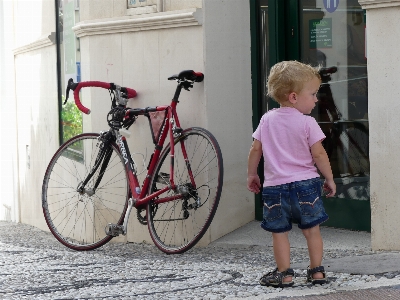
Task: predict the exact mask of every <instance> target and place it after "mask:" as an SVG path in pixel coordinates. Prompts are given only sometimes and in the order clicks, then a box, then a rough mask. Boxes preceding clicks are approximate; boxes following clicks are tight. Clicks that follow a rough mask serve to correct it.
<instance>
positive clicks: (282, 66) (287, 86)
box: [267, 60, 321, 103]
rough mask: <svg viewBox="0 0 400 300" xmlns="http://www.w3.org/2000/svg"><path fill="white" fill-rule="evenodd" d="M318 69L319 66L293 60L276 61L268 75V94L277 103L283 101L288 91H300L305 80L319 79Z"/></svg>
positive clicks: (286, 97)
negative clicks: (315, 66)
mask: <svg viewBox="0 0 400 300" xmlns="http://www.w3.org/2000/svg"><path fill="white" fill-rule="evenodd" d="M318 70H319V67H317V68H314V67H312V66H310V65H306V64H303V63H301V62H298V61H295V60H291V61H281V62H279V63H277V64H276V65H274V66H273V67H272V68H271V71H270V73H269V76H268V83H267V88H268V96H270V97H272V98H273V99H274V100H275V101H277V102H278V103H282V102H285V101H286V100H288V97H289V94H290V93H292V92H295V93H300V91H301V90H302V89H303V87H304V84H305V83H306V82H309V81H310V80H313V79H314V78H318V79H319V80H321V76H320V75H319V73H318Z"/></svg>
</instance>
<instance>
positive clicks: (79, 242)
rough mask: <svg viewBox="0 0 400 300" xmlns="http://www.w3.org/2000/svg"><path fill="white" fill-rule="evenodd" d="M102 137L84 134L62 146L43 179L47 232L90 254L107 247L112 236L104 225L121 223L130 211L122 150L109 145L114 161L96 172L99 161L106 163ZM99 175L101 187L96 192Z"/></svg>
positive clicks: (68, 245)
mask: <svg viewBox="0 0 400 300" xmlns="http://www.w3.org/2000/svg"><path fill="white" fill-rule="evenodd" d="M98 137H99V135H98V134H82V135H79V136H76V137H74V138H72V139H71V140H69V141H67V142H66V143H65V144H63V145H62V146H61V149H60V150H59V151H58V152H57V153H56V154H55V156H54V157H53V159H52V160H51V161H50V164H49V167H48V169H47V171H46V174H45V178H44V181H43V192H42V197H43V200H42V201H43V208H44V209H43V211H44V214H45V218H46V221H47V223H48V224H49V228H50V230H51V232H52V233H53V235H54V236H55V237H56V238H57V239H58V240H59V241H60V242H61V243H63V244H64V245H65V246H67V247H69V248H72V249H75V250H91V249H95V248H97V247H100V246H102V245H104V244H105V243H107V242H108V241H109V240H110V239H111V236H108V235H106V234H105V226H106V225H107V224H109V223H113V224H122V222H123V218H124V215H125V211H126V208H127V200H128V191H129V186H128V179H127V176H126V173H125V165H124V163H123V158H122V156H121V154H120V153H119V150H118V147H117V146H116V145H115V144H110V151H112V152H111V157H110V160H109V161H108V164H107V166H106V168H105V169H104V170H103V171H100V170H101V167H102V164H103V161H100V162H99V161H97V162H98V163H99V164H98V168H97V170H95V169H93V168H94V165H95V162H96V160H98V159H99V158H101V159H104V155H102V154H101V152H99V149H101V148H100V147H99V146H100V145H101V143H102V141H101V140H98ZM78 146H79V149H80V150H79V151H76V149H77V148H78ZM68 153H73V155H70V154H68ZM99 155H102V156H99ZM94 171H95V173H94V174H93V176H92V177H91V178H90V180H89V181H88V182H87V184H86V185H85V186H84V187H82V189H81V190H80V191H78V187H79V186H80V185H81V184H82V182H83V181H84V180H87V176H88V174H89V173H90V172H94ZM100 177H101V178H102V179H101V184H100V185H99V187H97V189H94V184H95V183H96V182H97V181H98V179H99V178H100Z"/></svg>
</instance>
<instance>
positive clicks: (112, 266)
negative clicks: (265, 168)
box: [0, 222, 400, 300]
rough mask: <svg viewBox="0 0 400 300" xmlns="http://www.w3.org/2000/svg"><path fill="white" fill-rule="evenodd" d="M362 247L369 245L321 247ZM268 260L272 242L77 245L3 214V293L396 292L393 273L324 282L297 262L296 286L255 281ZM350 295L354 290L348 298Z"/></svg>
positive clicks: (273, 295) (295, 295)
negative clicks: (84, 248) (311, 278)
mask: <svg viewBox="0 0 400 300" xmlns="http://www.w3.org/2000/svg"><path fill="white" fill-rule="evenodd" d="M360 254H361V255H362V254H370V253H366V252H365V251H363V252H362V253H360V252H359V251H358V252H357V251H351V250H337V251H334V250H330V251H328V252H327V253H326V254H325V255H326V257H327V258H339V257H345V256H355V255H360ZM305 259H307V250H306V249H293V250H292V261H293V262H299V261H304V260H305ZM273 267H274V259H273V254H272V251H271V249H268V248H267V249H266V248H265V247H261V246H235V245H231V246H229V247H228V246H208V247H206V248H195V249H192V250H190V251H188V252H186V253H184V254H181V255H166V254H164V253H162V252H160V251H159V250H158V249H157V248H156V247H155V246H153V245H148V244H133V243H129V244H120V243H119V244H117V243H109V244H108V245H106V246H104V247H102V248H100V249H97V250H94V251H91V252H77V251H73V250H69V249H68V248H66V247H64V246H63V245H61V244H60V243H59V242H58V241H56V239H55V238H54V237H53V236H52V235H51V234H50V233H48V232H43V231H41V230H39V229H37V228H35V227H32V226H29V225H24V224H16V223H10V222H0V299H304V296H306V295H308V296H307V297H306V298H307V299H308V298H309V299H323V300H324V299H360V298H364V299H382V297H381V296H383V298H388V297H390V296H388V295H391V296H392V297H391V299H400V290H399V289H398V286H399V285H400V276H399V275H398V274H393V273H392V274H380V275H378V274H376V275H370V276H368V275H363V276H361V275H351V274H341V273H332V272H328V277H329V278H330V280H331V282H330V283H329V284H326V285H323V286H312V285H311V284H306V283H305V272H304V271H303V270H296V269H295V272H296V273H297V277H296V278H295V286H296V287H294V288H288V289H284V290H283V289H274V288H267V287H263V286H260V285H259V284H258V279H259V277H260V276H261V275H262V274H264V273H265V272H266V271H269V270H271V269H272V268H273ZM399 269H400V267H399ZM382 286H385V287H387V288H385V289H382V288H381V287H382ZM368 289H369V290H368ZM349 291H351V292H349ZM351 293H353V294H351ZM357 293H358V296H357ZM366 294H367V295H369V296H371V297H372V298H369V296H368V297H367V296H365V295H366ZM352 295H356V296H357V297H356V298H346V297H353V296H352ZM337 297H339V298H337ZM374 297H378V298H374Z"/></svg>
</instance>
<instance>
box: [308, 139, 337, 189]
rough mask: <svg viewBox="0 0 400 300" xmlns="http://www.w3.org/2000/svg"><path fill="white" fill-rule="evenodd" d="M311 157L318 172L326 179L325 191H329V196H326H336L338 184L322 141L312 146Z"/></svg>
mask: <svg viewBox="0 0 400 300" xmlns="http://www.w3.org/2000/svg"><path fill="white" fill-rule="evenodd" d="M311 155H312V157H313V159H314V161H315V164H316V165H317V167H318V170H319V171H320V172H321V174H322V175H323V176H324V177H325V183H324V189H325V190H329V194H327V195H326V196H327V197H333V196H334V195H335V194H336V184H335V182H334V181H333V174H332V169H331V164H330V163H329V158H328V155H327V154H326V151H325V149H324V147H323V146H322V142H321V141H318V142H316V143H315V144H314V145H312V146H311Z"/></svg>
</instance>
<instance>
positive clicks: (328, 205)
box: [322, 197, 371, 232]
mask: <svg viewBox="0 0 400 300" xmlns="http://www.w3.org/2000/svg"><path fill="white" fill-rule="evenodd" d="M323 202H324V207H325V211H326V213H327V214H328V216H329V220H328V221H326V222H325V223H323V224H322V225H323V226H329V227H336V228H343V229H350V230H359V231H368V232H370V231H371V207H370V201H369V200H353V199H346V198H335V197H333V198H324V199H323Z"/></svg>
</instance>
